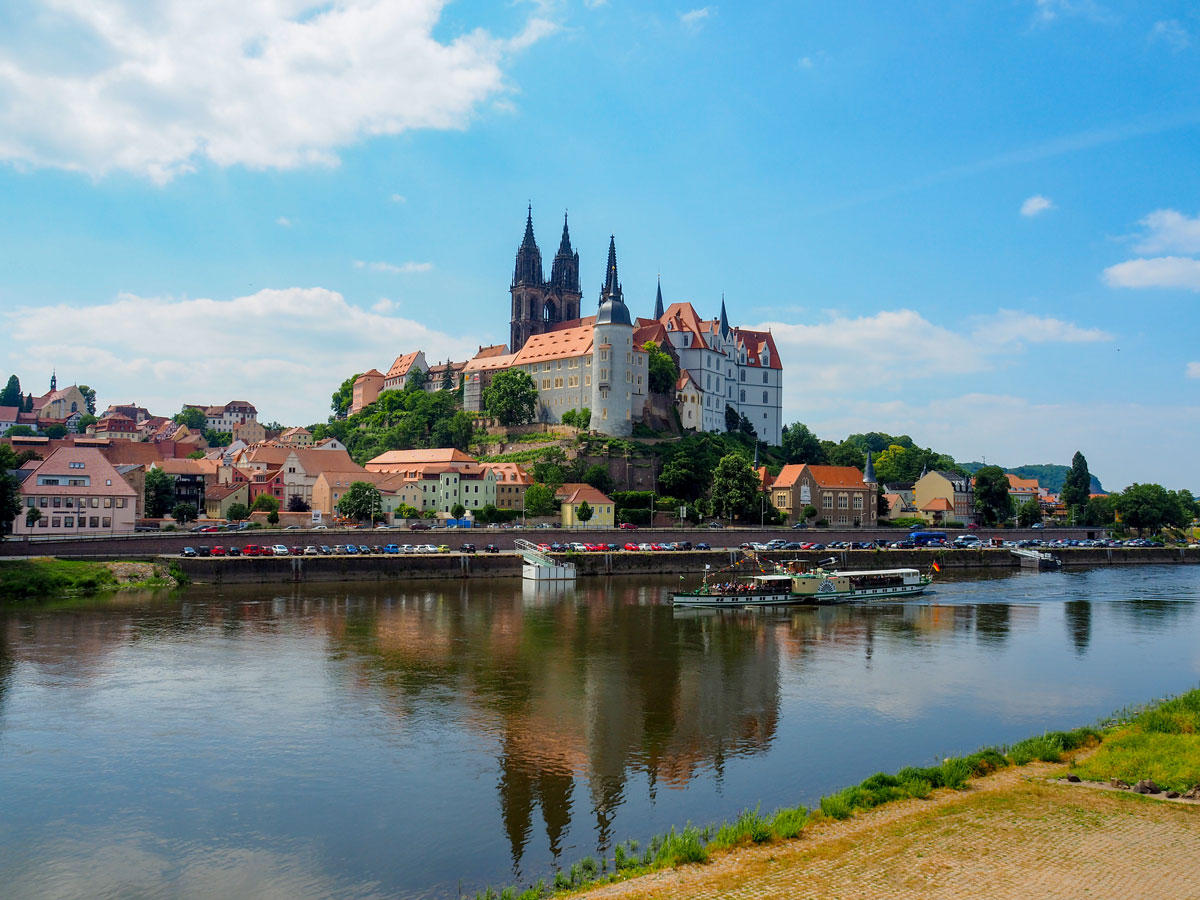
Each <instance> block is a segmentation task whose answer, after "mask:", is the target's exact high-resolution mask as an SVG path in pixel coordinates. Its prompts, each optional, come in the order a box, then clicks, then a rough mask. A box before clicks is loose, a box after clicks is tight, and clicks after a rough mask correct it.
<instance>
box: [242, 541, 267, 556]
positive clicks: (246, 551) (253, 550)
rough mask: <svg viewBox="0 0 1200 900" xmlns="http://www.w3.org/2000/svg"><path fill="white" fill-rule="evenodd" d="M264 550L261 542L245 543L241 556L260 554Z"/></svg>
mask: <svg viewBox="0 0 1200 900" xmlns="http://www.w3.org/2000/svg"><path fill="white" fill-rule="evenodd" d="M264 552H265V550H264V548H263V546H262V545H261V544H247V545H246V546H245V547H243V548H242V556H262V555H263V553H264Z"/></svg>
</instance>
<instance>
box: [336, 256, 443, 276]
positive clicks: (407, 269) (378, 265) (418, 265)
mask: <svg viewBox="0 0 1200 900" xmlns="http://www.w3.org/2000/svg"><path fill="white" fill-rule="evenodd" d="M354 268H356V269H370V270H371V271H372V272H386V273H388V274H389V275H410V274H412V273H413V272H428V271H430V270H431V269H432V268H433V263H431V262H406V263H401V264H400V265H395V264H394V263H390V262H364V261H363V260H361V259H356V260H354Z"/></svg>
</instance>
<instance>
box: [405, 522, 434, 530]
mask: <svg viewBox="0 0 1200 900" xmlns="http://www.w3.org/2000/svg"><path fill="white" fill-rule="evenodd" d="M430 527H431V526H430V524H429V523H428V522H413V523H412V524H411V525H409V526H408V530H409V531H428V530H429V529H430Z"/></svg>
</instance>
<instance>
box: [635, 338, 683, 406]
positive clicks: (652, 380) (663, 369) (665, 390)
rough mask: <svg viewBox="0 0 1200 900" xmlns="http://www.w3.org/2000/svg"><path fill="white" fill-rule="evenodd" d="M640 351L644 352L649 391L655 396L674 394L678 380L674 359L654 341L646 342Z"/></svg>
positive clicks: (677, 369)
mask: <svg viewBox="0 0 1200 900" xmlns="http://www.w3.org/2000/svg"><path fill="white" fill-rule="evenodd" d="M642 349H643V350H645V351H646V371H647V373H648V380H649V384H650V390H651V391H652V392H653V393H655V394H672V393H674V391H675V383H676V382H677V381H678V380H679V366H678V365H676V363H675V360H674V358H673V357H672V356H671V354H670V353H668V352H667V351H666V350H663V349H662V348H661V347H659V346H658V344H657V343H656V342H655V341H646V343H644V344H642Z"/></svg>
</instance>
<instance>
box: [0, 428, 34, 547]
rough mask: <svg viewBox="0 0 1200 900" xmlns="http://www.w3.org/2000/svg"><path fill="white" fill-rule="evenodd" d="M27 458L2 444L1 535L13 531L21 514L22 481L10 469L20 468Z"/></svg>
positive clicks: (0, 457)
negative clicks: (14, 522)
mask: <svg viewBox="0 0 1200 900" xmlns="http://www.w3.org/2000/svg"><path fill="white" fill-rule="evenodd" d="M27 459H28V457H27V456H24V455H21V456H19V455H18V454H16V453H14V452H13V449H12V447H9V446H7V445H5V444H0V535H5V534H9V533H11V532H12V527H13V525H12V523H13V520H14V519H15V518H16V517H17V516H19V515H20V514H21V483H20V482H19V481H17V477H16V476H15V475H10V474H9V470H10V469H17V468H20V466H21V463H22V462H25V461H26V460H27Z"/></svg>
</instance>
